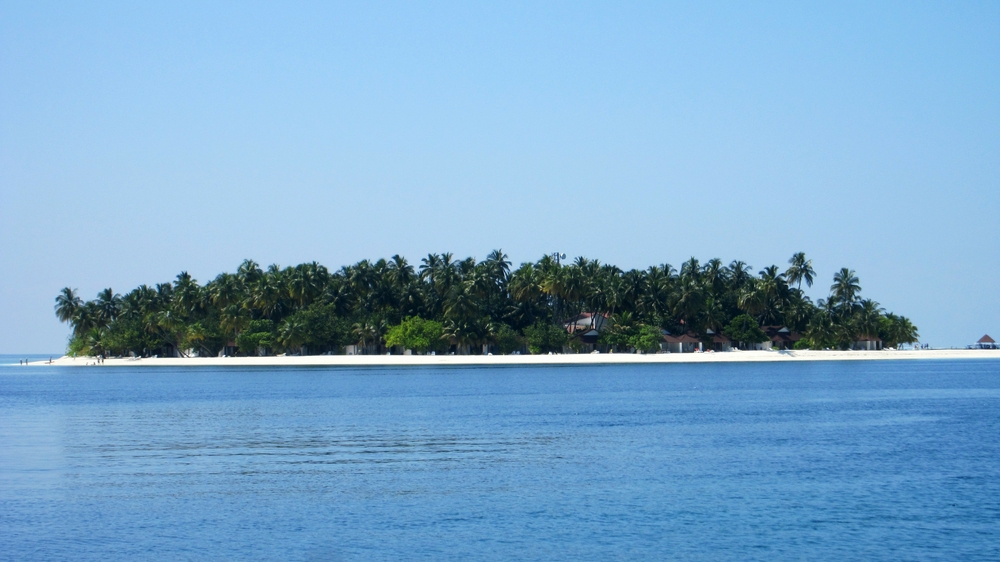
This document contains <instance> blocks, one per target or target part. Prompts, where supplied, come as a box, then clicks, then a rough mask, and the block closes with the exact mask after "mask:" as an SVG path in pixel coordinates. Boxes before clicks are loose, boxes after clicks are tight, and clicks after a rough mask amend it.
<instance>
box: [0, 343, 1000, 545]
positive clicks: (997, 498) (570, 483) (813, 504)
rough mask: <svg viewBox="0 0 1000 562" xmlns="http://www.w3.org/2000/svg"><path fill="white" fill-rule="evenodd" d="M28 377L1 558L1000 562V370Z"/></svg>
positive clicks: (10, 421)
mask: <svg viewBox="0 0 1000 562" xmlns="http://www.w3.org/2000/svg"><path fill="white" fill-rule="evenodd" d="M13 360H14V362H15V365H14V366H4V367H0V559H5V560H31V559H39V560H42V559H44V560H51V559H101V560H108V559H111V560H115V559H118V560H122V559H127V560H133V559H142V558H157V559H213V560H214V559H263V560H286V559H289V560H328V559H441V558H446V559H458V558H462V559H469V558H471V559H504V558H506V559H544V560H547V559H592V560H605V559H656V560H660V559H665V558H675V559H696V560H697V559H703V560H718V559H739V560H776V559H777V560H780V559H796V560H798V559H813V560H815V559H834V558H839V559H864V560H878V559H883V560H889V559H891V560H903V559H921V560H932V559H941V560H959V559H966V560H970V559H978V560H1000V362H998V361H981V362H973V361H967V362H952V361H920V362H869V363H862V362H851V363H847V362H844V363H808V364H778V365H767V364H758V365H664V366H621V367H618V366H601V367H591V368H570V367H562V368H554V367H549V368H487V369H482V368H450V369H410V370H402V369H395V370H390V369H363V370H358V369H354V370H352V369H320V368H315V369H292V368H283V369H278V370H274V369H237V368H226V369H183V370H180V369H167V368H163V369H156V368H148V367H147V368H136V369H123V368H114V369H112V368H107V369H105V368H97V367H92V368H83V369H58V368H52V367H32V368H27V367H18V366H17V365H16V360H17V357H14V358H13ZM2 362H4V361H0V363H2ZM7 362H9V361H7Z"/></svg>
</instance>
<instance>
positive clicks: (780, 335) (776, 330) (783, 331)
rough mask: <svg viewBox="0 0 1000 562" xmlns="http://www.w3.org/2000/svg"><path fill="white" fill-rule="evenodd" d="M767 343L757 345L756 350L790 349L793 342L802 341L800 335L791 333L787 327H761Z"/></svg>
mask: <svg viewBox="0 0 1000 562" xmlns="http://www.w3.org/2000/svg"><path fill="white" fill-rule="evenodd" d="M760 329H761V330H763V331H764V333H765V334H766V335H767V339H768V341H766V342H764V343H763V344H758V346H759V347H757V349H792V348H794V347H795V342H797V341H799V340H801V339H802V334H800V333H798V332H793V331H791V330H789V329H788V327H787V326H761V327H760Z"/></svg>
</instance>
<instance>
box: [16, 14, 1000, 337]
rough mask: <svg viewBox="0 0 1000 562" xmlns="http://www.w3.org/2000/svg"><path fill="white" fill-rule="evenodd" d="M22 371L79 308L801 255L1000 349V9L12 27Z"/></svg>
mask: <svg viewBox="0 0 1000 562" xmlns="http://www.w3.org/2000/svg"><path fill="white" fill-rule="evenodd" d="M0 76H2V79H0V264H2V267H0V311H2V316H3V322H0V353H20V352H25V353H26V352H44V353H49V352H58V351H61V350H62V349H63V347H64V344H65V339H66V335H67V334H68V329H67V328H66V327H65V326H63V325H60V324H59V323H58V322H57V320H56V319H55V317H54V315H53V313H52V304H53V298H54V297H55V295H56V293H57V292H58V290H59V289H60V288H61V287H64V286H72V287H76V288H79V289H80V290H81V291H82V292H83V294H84V295H85V296H86V297H87V298H93V296H94V295H95V294H96V293H97V291H98V290H100V289H102V288H104V287H108V286H110V287H113V288H114V289H115V290H117V291H121V292H124V291H126V290H128V289H131V288H133V287H135V286H136V285H138V284H140V283H156V282H164V281H168V280H171V279H172V278H173V277H174V276H175V275H176V274H177V273H179V272H180V271H182V270H186V271H189V272H191V273H192V274H193V275H194V276H195V278H197V279H198V280H199V281H201V282H205V281H208V280H209V279H211V278H212V277H214V276H215V275H216V274H217V273H219V272H221V271H223V270H234V269H235V268H236V266H237V265H238V264H239V263H240V261H242V260H243V259H244V258H247V257H249V258H253V259H255V260H257V261H258V262H261V263H263V264H270V263H278V264H281V265H290V264H292V265H293V264H296V263H299V262H303V261H312V260H317V261H319V262H320V263H323V264H325V265H327V266H328V267H330V268H331V269H336V268H338V267H340V266H341V265H343V264H347V263H354V262H356V261H358V260H360V259H363V258H368V257H372V258H377V257H388V256H391V255H392V254H395V253H400V254H403V255H404V256H406V257H408V258H409V259H410V260H411V261H413V262H418V261H419V259H420V258H421V257H423V256H425V255H426V254H427V253H428V252H441V251H452V252H454V253H455V254H456V255H459V256H466V255H473V256H477V257H479V258H482V257H484V256H485V255H486V254H487V253H488V252H489V251H490V250H492V249H494V248H502V249H503V250H504V251H506V252H507V253H508V254H509V255H510V257H511V258H512V259H513V261H515V262H521V261H533V260H535V259H537V258H538V257H540V256H541V255H542V254H543V253H546V252H552V251H557V250H558V251H561V252H565V253H567V254H569V255H571V256H577V255H585V256H588V257H591V258H598V259H600V260H601V261H602V262H610V263H615V264H617V265H619V266H621V267H624V268H631V267H641V268H644V267H646V266H648V265H651V264H660V263H671V264H674V265H675V266H678V265H679V264H680V263H681V262H682V261H684V260H686V259H687V258H689V257H691V256H696V257H698V258H699V259H702V260H707V259H709V258H712V257H720V258H722V259H723V260H724V261H726V262H728V261H730V260H733V259H742V260H744V261H747V262H749V263H751V264H752V265H754V266H755V268H756V269H760V268H763V267H764V266H767V265H770V264H772V263H776V264H779V265H782V266H784V265H785V263H786V261H787V260H788V258H789V256H791V254H792V253H794V252H797V251H804V252H806V254H807V255H808V256H809V257H810V258H812V259H813V263H814V265H815V267H816V269H817V271H818V273H819V280H818V283H817V284H816V286H814V287H813V289H811V290H810V291H809V293H810V294H811V295H812V296H813V297H814V298H819V297H823V296H825V294H826V292H827V288H828V287H829V285H830V282H831V277H832V275H833V272H834V271H835V270H837V269H839V268H840V267H844V266H847V267H851V268H853V269H855V270H856V271H857V273H858V275H859V277H860V279H861V283H862V287H863V289H864V290H863V296H866V297H869V298H874V299H875V300H878V301H879V302H881V303H882V304H883V306H885V307H886V308H888V309H890V310H892V311H894V312H897V313H900V314H904V315H906V316H909V317H910V318H912V319H913V320H914V322H915V323H916V324H917V325H918V326H919V328H920V332H921V334H922V336H923V339H924V340H925V341H927V342H929V343H931V344H932V345H941V346H944V345H964V344H966V343H970V342H972V341H975V340H976V339H978V338H979V336H981V335H982V334H983V333H984V332H991V333H993V335H994V337H996V336H1000V291H998V288H1000V283H998V277H1000V252H998V251H997V246H998V243H1000V197H998V195H997V194H998V192H1000V190H998V187H1000V186H998V179H1000V4H998V3H996V2H940V3H928V2H898V3H893V2H879V3H872V2H863V3H862V2H859V3H846V2H836V3H830V4H822V3H787V4H782V3H778V2H767V3H757V4H751V3H746V2H740V3H701V2H699V3H687V4H676V3H664V2H656V3H648V4H639V3H628V4H625V3H619V2H615V3H611V2H609V3H604V4H599V3H580V2H566V3H538V2H528V3H495V4H491V5H486V3H468V2H460V3H459V2H456V3H425V4H417V3H375V2H366V3H352V4H344V5H332V4H330V3H325V2H324V3H315V4H310V3H295V4H294V5H292V3H247V2H234V3H211V4H209V3H205V2H190V3H184V2H169V3H161V4H154V3H152V2H144V3H121V4H105V3H89V4H84V3H75V4H70V3H45V2H38V1H32V2H11V1H5V2H3V3H0Z"/></svg>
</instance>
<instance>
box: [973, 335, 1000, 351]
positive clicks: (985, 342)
mask: <svg viewBox="0 0 1000 562" xmlns="http://www.w3.org/2000/svg"><path fill="white" fill-rule="evenodd" d="M974 347H976V348H978V349H1000V347H997V342H996V341H995V340H994V339H993V338H991V337H990V335H989V334H986V335H984V336H983V337H981V338H979V341H977V342H976V345H975V346H974Z"/></svg>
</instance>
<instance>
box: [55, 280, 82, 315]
mask: <svg viewBox="0 0 1000 562" xmlns="http://www.w3.org/2000/svg"><path fill="white" fill-rule="evenodd" d="M77 290H78V289H70V288H69V287H63V289H62V290H61V291H59V296H57V297H56V306H55V308H56V317H57V318H59V321H60V322H71V321H72V320H73V318H75V317H76V315H77V312H79V310H80V307H82V306H83V299H81V298H80V297H79V296H78V295H77V293H76V291H77Z"/></svg>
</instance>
